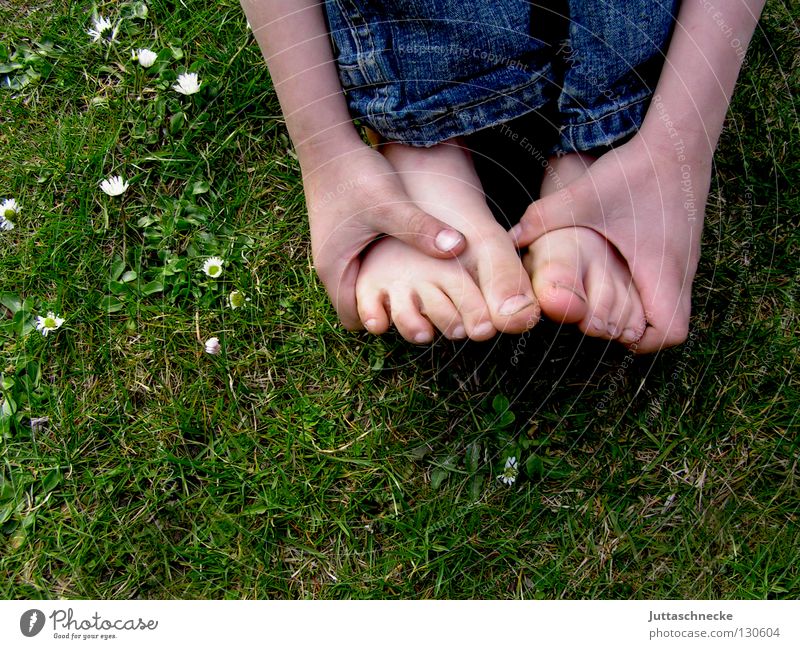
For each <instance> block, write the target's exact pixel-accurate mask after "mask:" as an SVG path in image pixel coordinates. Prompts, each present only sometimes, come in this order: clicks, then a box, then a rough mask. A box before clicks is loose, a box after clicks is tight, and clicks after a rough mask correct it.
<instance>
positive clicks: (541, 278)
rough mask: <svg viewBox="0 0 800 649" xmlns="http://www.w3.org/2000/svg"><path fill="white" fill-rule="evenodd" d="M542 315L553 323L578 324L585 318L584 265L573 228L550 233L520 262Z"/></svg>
mask: <svg viewBox="0 0 800 649" xmlns="http://www.w3.org/2000/svg"><path fill="white" fill-rule="evenodd" d="M523 262H524V264H525V268H526V270H527V271H528V273H529V274H530V278H531V282H532V285H533V291H534V294H535V295H536V299H537V300H538V302H539V305H540V306H541V309H542V313H543V314H544V315H545V316H547V317H548V318H549V319H550V320H553V321H554V322H561V323H573V322H580V321H581V320H583V318H584V317H585V316H586V311H587V295H586V288H585V286H584V283H583V274H584V264H583V260H582V258H581V254H580V247H579V242H578V236H577V229H576V228H565V229H563V230H556V231H554V232H550V233H548V234H546V235H545V236H543V237H540V238H539V239H537V240H536V241H535V242H534V243H533V244H531V246H530V248H529V250H528V252H527V253H526V254H525V256H524V258H523Z"/></svg>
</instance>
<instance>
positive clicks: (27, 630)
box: [19, 608, 45, 638]
mask: <svg viewBox="0 0 800 649" xmlns="http://www.w3.org/2000/svg"><path fill="white" fill-rule="evenodd" d="M44 622H45V617H44V613H42V611H40V610H39V609H38V608H32V609H30V610H29V611H25V612H24V613H23V614H22V615H21V616H20V618H19V630H20V631H21V632H22V635H24V636H25V637H26V638H32V637H33V636H35V635H38V634H39V632H40V631H41V630H42V629H43V628H44Z"/></svg>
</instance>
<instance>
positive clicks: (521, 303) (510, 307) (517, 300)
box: [498, 295, 533, 315]
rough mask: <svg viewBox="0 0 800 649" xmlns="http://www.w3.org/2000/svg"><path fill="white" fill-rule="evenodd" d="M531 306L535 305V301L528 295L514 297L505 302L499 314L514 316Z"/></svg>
mask: <svg viewBox="0 0 800 649" xmlns="http://www.w3.org/2000/svg"><path fill="white" fill-rule="evenodd" d="M531 304H533V300H532V299H531V298H529V297H528V296H527V295H515V296H514V297H510V298H508V299H507V300H506V301H505V302H503V305H502V306H501V307H500V310H499V311H498V313H499V314H500V315H514V314H515V313H519V312H520V311H522V309H524V308H525V307H528V306H530V305H531Z"/></svg>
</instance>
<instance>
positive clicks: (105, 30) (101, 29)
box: [88, 16, 119, 43]
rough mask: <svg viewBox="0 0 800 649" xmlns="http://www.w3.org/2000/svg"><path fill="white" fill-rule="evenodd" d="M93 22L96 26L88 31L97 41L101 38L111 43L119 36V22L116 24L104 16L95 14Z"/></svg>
mask: <svg viewBox="0 0 800 649" xmlns="http://www.w3.org/2000/svg"><path fill="white" fill-rule="evenodd" d="M92 22H93V23H94V28H93V29H90V30H89V32H88V33H89V36H91V37H92V40H93V41H94V42H95V43H96V42H97V41H99V40H104V41H106V42H108V43H110V42H111V41H113V40H114V39H115V38H116V37H117V31H118V30H119V23H117V24H116V25H114V24H112V23H111V21H109V20H106V19H105V18H103V16H95V17H94V18H92Z"/></svg>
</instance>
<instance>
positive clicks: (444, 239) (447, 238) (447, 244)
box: [436, 230, 461, 252]
mask: <svg viewBox="0 0 800 649" xmlns="http://www.w3.org/2000/svg"><path fill="white" fill-rule="evenodd" d="M459 243H461V235H460V234H459V233H458V232H456V231H455V230H442V231H441V232H440V233H439V234H437V235H436V247H437V248H438V249H439V250H441V251H442V252H450V251H451V250H452V249H453V248H455V247H456V246H457V245H458V244H459Z"/></svg>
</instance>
